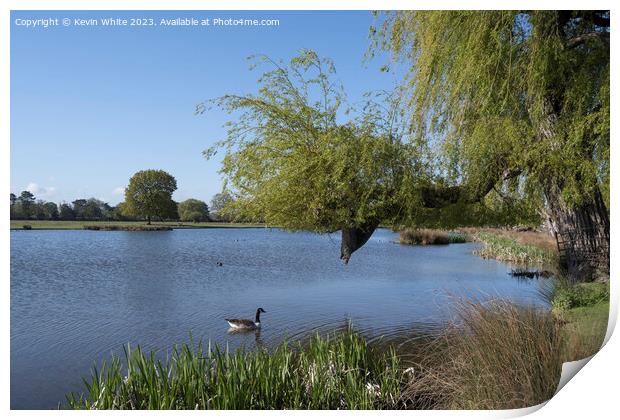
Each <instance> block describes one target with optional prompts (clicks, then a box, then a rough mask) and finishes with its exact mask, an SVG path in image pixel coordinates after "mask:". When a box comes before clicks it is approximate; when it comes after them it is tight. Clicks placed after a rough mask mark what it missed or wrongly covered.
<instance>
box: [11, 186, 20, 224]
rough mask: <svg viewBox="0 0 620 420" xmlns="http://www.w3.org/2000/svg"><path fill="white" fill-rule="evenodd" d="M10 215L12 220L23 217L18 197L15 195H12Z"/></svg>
mask: <svg viewBox="0 0 620 420" xmlns="http://www.w3.org/2000/svg"><path fill="white" fill-rule="evenodd" d="M10 215H11V220H13V219H20V218H21V217H22V214H21V206H20V205H19V202H18V201H17V196H16V195H15V194H13V193H11V207H10Z"/></svg>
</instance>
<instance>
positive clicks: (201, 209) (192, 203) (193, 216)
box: [177, 198, 209, 222]
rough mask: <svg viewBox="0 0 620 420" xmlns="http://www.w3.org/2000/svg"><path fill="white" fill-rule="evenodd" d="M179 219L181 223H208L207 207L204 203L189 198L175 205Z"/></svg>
mask: <svg viewBox="0 0 620 420" xmlns="http://www.w3.org/2000/svg"><path fill="white" fill-rule="evenodd" d="M177 209H178V212H179V219H180V220H181V221H183V222H206V221H209V207H208V206H207V203H205V202H204V201H200V200H196V199H194V198H189V199H187V200H185V201H182V202H180V203H179V204H178V205H177Z"/></svg>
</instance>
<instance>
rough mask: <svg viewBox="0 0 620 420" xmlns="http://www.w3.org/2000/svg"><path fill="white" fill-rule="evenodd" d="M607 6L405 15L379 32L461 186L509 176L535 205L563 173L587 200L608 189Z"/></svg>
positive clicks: (417, 127) (450, 178) (417, 114)
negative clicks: (404, 66)
mask: <svg viewBox="0 0 620 420" xmlns="http://www.w3.org/2000/svg"><path fill="white" fill-rule="evenodd" d="M608 16H609V15H608V13H607V12H599V11H585V12H584V11H575V12H571V11H531V12H519V11H406V12H395V13H388V14H386V15H385V19H384V20H383V22H382V24H381V26H380V27H379V29H378V30H377V29H373V32H374V33H375V40H376V41H377V44H378V46H380V47H383V48H384V49H386V50H389V51H391V52H392V53H393V57H394V59H395V60H400V61H402V62H405V63H407V64H408V65H409V66H410V67H409V68H410V71H409V73H408V75H407V78H406V80H405V81H404V84H403V86H404V87H405V89H404V95H405V99H406V100H407V103H408V106H409V111H410V117H411V121H412V130H413V132H414V136H415V137H417V138H419V139H423V141H424V142H425V143H427V144H432V145H433V146H436V147H437V149H438V151H439V156H440V158H441V163H442V168H443V169H444V172H443V173H442V175H445V176H444V177H443V178H442V179H443V180H444V181H445V182H446V183H448V184H450V185H456V184H459V185H462V184H465V185H467V187H468V188H469V191H468V193H469V194H471V195H473V196H477V195H479V194H480V193H485V192H486V191H488V190H489V188H488V186H489V185H491V186H495V185H497V184H499V183H501V182H502V181H505V180H507V179H508V178H510V179H514V178H516V177H517V176H520V177H521V181H522V182H521V183H517V182H516V181H513V182H512V184H510V185H511V186H512V187H513V188H517V187H520V188H521V189H522V191H525V192H527V193H529V196H530V197H531V198H534V197H536V198H537V199H538V200H540V196H541V195H540V194H539V192H540V189H541V187H544V185H545V184H546V183H548V182H549V180H550V179H554V180H557V179H558V178H559V177H561V178H563V180H564V181H563V183H562V185H561V188H560V189H561V197H562V200H564V201H565V202H566V203H568V204H571V205H573V204H578V203H581V202H583V201H584V200H585V199H587V197H589V196H591V195H592V194H593V192H594V190H595V189H596V188H597V187H598V186H599V185H601V184H603V188H604V190H605V191H607V199H606V201H607V202H608V182H609V32H608V30H609V17H608Z"/></svg>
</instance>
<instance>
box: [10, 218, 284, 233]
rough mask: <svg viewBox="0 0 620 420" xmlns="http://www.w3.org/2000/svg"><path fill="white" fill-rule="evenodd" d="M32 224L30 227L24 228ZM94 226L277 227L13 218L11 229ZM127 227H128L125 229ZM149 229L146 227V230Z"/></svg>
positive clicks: (137, 228)
mask: <svg viewBox="0 0 620 420" xmlns="http://www.w3.org/2000/svg"><path fill="white" fill-rule="evenodd" d="M24 226H30V229H28V228H24ZM85 226H87V227H92V226H101V227H105V226H114V227H115V228H116V229H109V230H108V229H99V230H97V229H90V230H95V231H98V232H103V231H140V229H139V228H140V227H142V226H144V227H145V228H146V227H148V226H151V227H167V228H171V229H218V228H220V229H221V228H224V229H235V228H236V229H247V228H277V226H270V225H267V224H264V223H232V222H198V223H192V222H151V224H150V225H147V224H146V222H145V221H105V220H96V221H88V220H11V225H10V230H89V229H87V228H85ZM124 228H127V229H124ZM146 230H147V229H144V231H146Z"/></svg>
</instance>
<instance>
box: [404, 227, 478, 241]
mask: <svg viewBox="0 0 620 420" xmlns="http://www.w3.org/2000/svg"><path fill="white" fill-rule="evenodd" d="M464 242H467V236H465V235H464V234H462V233H460V232H447V231H444V230H438V229H417V228H408V229H405V230H403V231H401V232H400V243H401V244H405V245H448V244H454V243H464Z"/></svg>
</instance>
